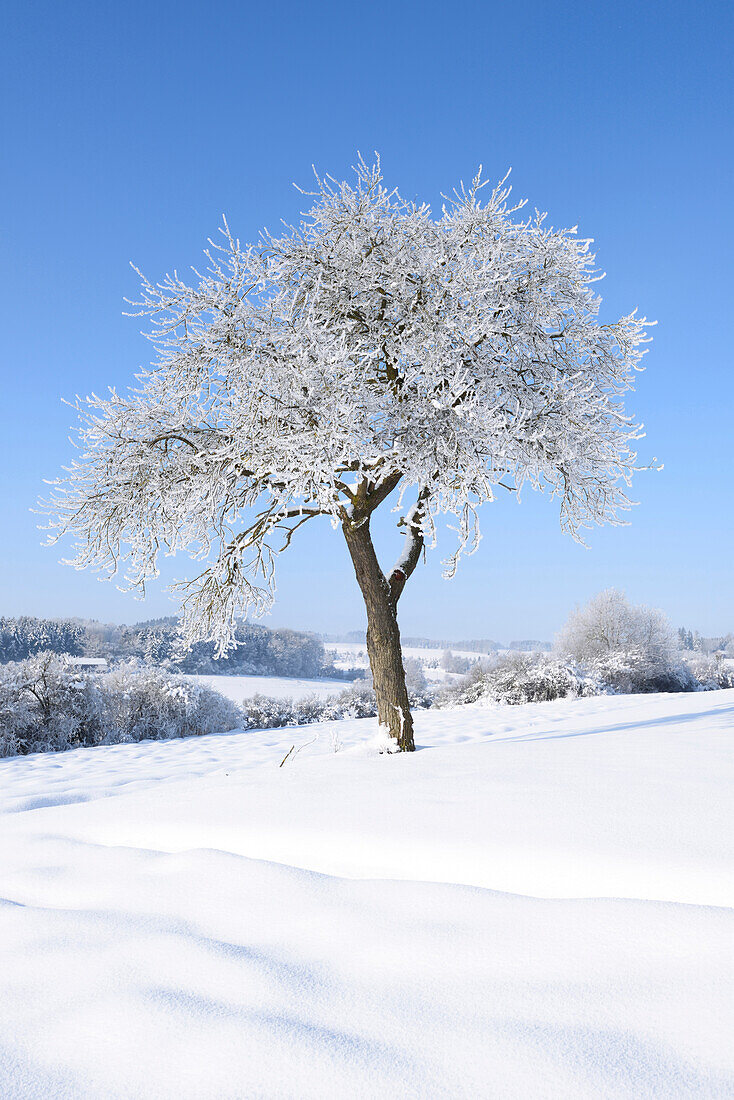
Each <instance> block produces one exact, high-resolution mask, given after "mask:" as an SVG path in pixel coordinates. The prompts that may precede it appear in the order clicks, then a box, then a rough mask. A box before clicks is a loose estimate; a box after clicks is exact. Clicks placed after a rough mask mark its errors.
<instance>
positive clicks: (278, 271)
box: [46, 158, 646, 750]
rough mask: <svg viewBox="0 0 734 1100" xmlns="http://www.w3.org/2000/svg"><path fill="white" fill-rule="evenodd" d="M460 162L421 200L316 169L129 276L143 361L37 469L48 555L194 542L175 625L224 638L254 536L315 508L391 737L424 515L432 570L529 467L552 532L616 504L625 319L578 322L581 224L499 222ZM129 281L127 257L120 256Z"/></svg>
mask: <svg viewBox="0 0 734 1100" xmlns="http://www.w3.org/2000/svg"><path fill="white" fill-rule="evenodd" d="M480 175H481V173H480V174H478V175H477V176H476V178H475V179H474V180H473V182H472V184H471V186H470V187H468V188H465V187H464V186H463V184H462V185H461V187H460V188H459V189H458V190H457V191H455V192H454V193H453V196H452V197H451V198H446V199H445V204H444V206H443V208H442V213H441V216H440V217H437V218H434V217H433V216H432V214H431V211H430V209H429V207H428V206H427V205H417V204H415V203H413V202H408V201H406V200H404V199H402V198H401V196H400V195H399V193H398V192H397V191H396V190H389V189H388V188H386V187H385V185H384V183H383V178H382V175H381V171H380V165H379V161H378V162H377V163H376V164H374V165H373V166H368V165H366V164H365V163H364V161H362V159H361V158H360V160H359V162H358V164H357V167H356V169H355V178H354V180H353V182H351V183H349V182H342V183H338V182H336V181H335V180H333V179H331V178H326V179H323V180H322V179H320V178H319V177H318V176H317V177H316V181H317V183H316V190H315V191H314V192H313V193H312V199H313V205H312V206H311V209H310V210H309V212H308V213H307V214H304V215H303V221H302V222H301V223H300V224H299V225H298V226H296V227H287V228H286V230H285V232H284V233H283V234H282V235H281V236H277V237H276V236H273V235H271V234H270V233H267V232H265V233H263V234H262V235H261V238H260V240H259V241H258V242H257V243H256V244H254V245H249V246H242V245H240V243H239V241H238V240H236V239H235V238H234V237H233V236H232V234H231V233H230V230H229V228H228V226H227V224H226V222H225V224H224V227H223V230H222V234H223V237H222V238H221V240H220V243H218V244H214V243H213V242H210V245H211V247H210V248H209V250H208V251H207V253H206V255H207V259H208V268H207V270H206V271H204V272H203V273H199V272H198V271H195V272H194V280H193V281H192V282H191V283H188V282H186V281H185V280H183V279H181V278H180V277H179V276H178V274H176V273H174V274H173V275H169V276H167V277H166V278H165V279H164V280H163V281H162V282H161V283H158V284H155V285H154V284H152V283H150V282H148V280H147V279H144V278H143V281H142V301H141V302H139V303H137V304H136V309H135V314H136V315H147V316H150V317H151V318H152V319H153V332H152V333H150V338H151V339H152V340H153V341H154V342H155V344H156V346H157V359H156V360H155V361H154V363H153V365H152V367H151V368H150V369H149V370H146V371H144V372H143V373H142V374H141V375H139V376H138V382H139V384H138V387H137V388H136V389H133V390H132V391H131V392H130V393H129V394H127V395H125V396H121V395H120V394H118V393H116V392H114V391H111V392H110V394H109V396H107V397H104V398H100V397H96V396H92V397H91V398H87V399H85V400H81V401H80V400H77V402H76V407H77V409H78V411H79V414H80V417H81V426H80V428H79V432H80V439H81V448H80V451H81V453H80V457H79V459H78V460H77V461H75V462H74V463H73V465H72V466H71V467H70V468H69V469H68V470H67V471H66V476H65V477H64V478H62V479H60V480H59V481H58V482H56V483H55V484H56V490H55V491H54V493H53V496H52V500H51V501H50V502H48V504H47V505H46V507H47V509H48V511H49V513H50V517H51V518H50V530H51V540H52V541H53V540H54V539H55V538H58V537H60V536H61V535H62V534H63V533H65V532H70V533H72V534H73V535H74V536H75V537H76V547H75V549H76V553H75V556H74V558H73V559H72V563H73V564H74V565H75V566H76V567H77V568H84V567H86V566H92V567H94V568H96V569H99V570H102V571H108V572H109V573H110V574H114V573H116V572H117V570H118V568H119V566H120V563H121V562H122V561H125V562H126V575H127V580H128V582H129V584H131V585H132V586H133V587H136V588H138V589H143V590H144V587H145V583H146V581H147V580H148V579H149V578H150V577H153V576H155V575H156V569H157V566H156V562H157V558H158V554H159V552H160V551H161V550H166V551H169V552H170V551H176V550H179V549H182V548H185V549H187V550H188V551H189V552H191V553H192V554H193V556H194V557H195V558H198V559H200V560H201V561H202V562H203V568H202V570H201V572H200V573H199V575H198V576H196V577H195V578H194V579H191V580H188V581H185V582H182V583H181V586H180V588H181V593H182V607H183V621H184V626H185V629H186V631H187V636H188V638H189V639H191V640H196V639H202V638H213V639H215V640H217V642H218V643H219V646H220V649H221V651H224V650H225V649H226V648H227V647H228V646H229V645H230V644H231V640H232V636H233V631H234V626H235V620H236V617H237V616H239V615H241V614H244V613H248V612H249V613H252V614H255V615H257V614H259V613H262V612H263V611H265V610H266V609H267V608H268V607H269V606H270V605H271V603H272V601H273V598H274V564H275V556H276V555H277V553H279V552H280V551H281V550H282V549H284V548H287V547H289V546H290V545H291V543H292V540H293V539H294V536H295V535H296V533H297V532H298V531H299V530H300V529H301V528H302V527H303V526H304V525H305V524H307V523H310V522H312V521H313V520H314V519H316V518H317V517H322V516H326V517H327V518H328V520H329V521H330V522H331V524H332V526H333V527H334V529H340V530H341V532H342V534H343V536H344V538H345V540H346V545H347V548H348V551H349V554H350V556H351V559H352V562H353V565H354V571H355V574H356V577H357V581H358V583H359V586H360V589H361V591H362V595H363V597H364V602H365V607H366V611H367V648H368V652H369V658H370V663H371V666H372V674H373V678H374V685H375V691H376V693H377V699H378V708H379V718H380V722H381V723H382V724H383V725H384V726H386V727H387V728H388V730H389V732H390V734H391V735H392V736H393V737H394V738H395V739H396V740H397V742H398V745H399V747H400V748H401V749H404V750H410V749H412V748H413V726H412V719H411V715H410V709H409V706H408V696H407V692H406V689H405V676H404V670H403V664H402V658H401V647H400V634H399V630H398V623H397V606H398V601H399V600H400V596H401V594H402V592H403V589H404V587H405V584H406V582H407V581H408V579H409V578H410V576H411V574H412V573H413V571H414V570H415V568H416V565H417V564H418V561H419V559H420V557H421V554H422V552H423V550H424V546H426V545H434V544H435V522H436V518H437V517H438V516H439V515H441V514H444V515H446V514H448V515H453V516H455V517H457V520H458V523H457V527H456V530H457V533H458V545H457V548H456V551H455V552H454V554H452V556H451V557H450V558H449V559H448V561H447V562H445V575H447V576H451V575H452V574H453V573H454V570H455V569H456V565H457V562H458V560H459V557H460V556H461V554H462V553H464V552H466V553H471V552H473V551H474V550H475V549H476V548H477V545H478V542H479V537H480V536H479V527H478V520H477V508H478V506H479V505H480V504H482V503H485V502H489V501H491V500H493V499H494V497H495V494H496V492H497V489H498V487H501V488H502V489H504V490H506V491H510V492H518V491H519V490H520V489H521V488H522V487H523V486H524V485H526V484H529V485H530V486H531V488H533V489H539V490H545V491H548V492H549V493H550V495H551V496H558V498H559V500H560V518H561V524H562V527H563V528H564V529H565V530H567V531H569V532H570V533H571V534H572V535H574V536H575V537H580V535H579V533H580V531H581V530H582V529H583V528H585V527H588V526H590V525H592V524H593V523H601V522H605V521H610V522H619V512H620V510H621V509H624V508H625V507H627V505H628V504H629V501H628V498H627V497H626V495H625V492H624V487H625V486H626V485H629V482H630V478H631V475H632V473H633V471H634V469H635V462H636V456H635V453H634V451H633V449H632V448H633V444H634V441H635V440H636V439H637V438H639V435H640V431H639V428H638V426H637V425H635V424H634V423H632V421H631V420H630V418H628V417H627V416H626V415H625V413H624V409H623V406H622V396H623V394H624V392H625V391H626V390H628V389H630V388H631V386H632V379H633V376H634V371H635V369H636V368H638V366H639V362H640V358H641V356H642V354H643V350H642V348H641V345H642V344H643V343H644V342H645V340H646V337H645V324H646V322H645V320H644V318H639V317H637V316H636V314H635V313H632V314H630V315H628V316H626V317H623V318H622V319H621V320H619V321H617V322H615V323H612V324H609V323H600V322H599V320H598V312H599V305H600V300H599V298H598V297H597V296H596V295H595V293H594V290H593V284H594V282H595V281H596V280H597V278H598V277H599V276H598V275H597V274H596V273H595V271H594V257H593V255H592V253H591V252H590V242H589V241H587V240H579V239H577V237H576V235H575V230H573V229H571V230H566V229H553V228H549V227H548V226H547V225H546V222H545V216H544V215H540V214H537V213H536V215H535V216H534V217H532V218H529V219H527V220H518V219H514V220H513V215H515V214H516V213H517V211H519V210H520V208H521V207H522V206H523V204H522V203H520V204H519V205H516V206H514V207H510V206H508V196H509V188H508V187H506V186H505V184H504V181H503V182H502V183H501V184H499V185H498V186H497V187H496V188H495V189H494V190H493V191H492V192H491V193H490V194H489V197H488V198H487V200H486V202H485V201H482V199H483V194H482V189H483V187H484V183H483V182H482V181H481V179H480ZM141 278H142V276H141ZM390 498H392V507H393V509H394V510H395V511H397V512H398V514H399V518H398V526H399V527H400V528H401V529H402V531H403V533H404V544H403V550H402V553H401V554H400V555H399V557H398V560H397V561H396V563H395V565H394V566H393V568H392V569H390V570H386V571H383V569H382V568H381V566H380V563H379V562H378V559H377V555H376V553H375V548H374V545H373V542H372V537H371V534H370V521H371V518H372V516H373V514H374V512H375V511H376V509H377V508H379V507H381V506H383V505H386V503H387V502H388V500H389V499H390Z"/></svg>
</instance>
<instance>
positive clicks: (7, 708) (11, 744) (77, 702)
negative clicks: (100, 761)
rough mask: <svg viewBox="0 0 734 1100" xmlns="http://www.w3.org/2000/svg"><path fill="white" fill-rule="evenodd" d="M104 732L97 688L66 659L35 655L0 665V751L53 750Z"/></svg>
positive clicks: (90, 740)
mask: <svg viewBox="0 0 734 1100" xmlns="http://www.w3.org/2000/svg"><path fill="white" fill-rule="evenodd" d="M104 735H105V706H104V700H103V698H102V694H101V692H100V689H99V686H98V685H97V683H96V682H95V681H94V680H93V679H92V678H91V677H85V676H83V675H82V674H81V673H80V671H79V670H78V668H77V667H76V666H74V665H73V664H72V663H71V661H69V659H68V658H67V657H62V656H59V655H57V654H55V653H50V652H47V653H39V654H37V655H35V656H33V657H29V658H27V659H26V660H24V661H14V662H10V663H8V664H6V665H3V666H2V667H0V753H1V754H2V755H3V756H14V755H16V754H19V753H29V752H39V751H59V750H62V749H69V748H73V747H75V746H77V745H95V744H98V743H99V742H100V741H101V740H102V739H103V738H104Z"/></svg>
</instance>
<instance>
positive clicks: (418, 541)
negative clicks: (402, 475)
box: [388, 488, 429, 604]
mask: <svg viewBox="0 0 734 1100" xmlns="http://www.w3.org/2000/svg"><path fill="white" fill-rule="evenodd" d="M428 495H429V493H428V489H427V488H423V489H421V491H420V493H419V494H418V500H417V501H416V502H415V504H414V505H413V507H412V508H411V510H410V511H409V512H408V515H407V516H406V517H405V519H404V520H403V521H402V522H403V524H404V526H405V528H406V530H405V542H404V543H403V551H402V553H401V555H400V557H399V558H398V560H397V561H396V562H395V565H394V567H393V570H392V572H391V573H390V576H389V578H388V582H389V584H390V592H391V594H392V598H393V603H395V604H397V602H398V600H399V599H400V597H401V595H402V593H403V589H404V588H405V582H406V581H407V579H408V577H410V576H411V574H412V573H413V571H414V569H415V567H416V565H417V564H418V561H419V559H420V556H421V551H422V550H423V545H424V538H423V526H422V522H421V521H422V519H423V515H424V510H425V504H426V501H427V500H428Z"/></svg>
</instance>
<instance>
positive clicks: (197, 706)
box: [100, 662, 241, 742]
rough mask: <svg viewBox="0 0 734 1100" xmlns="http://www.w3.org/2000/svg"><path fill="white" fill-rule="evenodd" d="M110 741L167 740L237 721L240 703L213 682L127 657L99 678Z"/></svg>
mask: <svg viewBox="0 0 734 1100" xmlns="http://www.w3.org/2000/svg"><path fill="white" fill-rule="evenodd" d="M100 683H101V686H102V691H103V694H104V698H105V702H106V706H107V722H108V731H107V737H106V740H107V741H108V742H109V741H114V742H117V741H142V740H146V739H149V738H150V739H153V740H165V739H167V738H169V737H191V736H194V735H199V734H205V733H219V732H221V731H222V730H229V729H235V728H236V727H237V726H239V725H240V722H241V714H240V710H239V707H237V705H236V704H235V703H233V702H232V701H231V700H229V699H226V698H225V697H224V696H223V695H220V694H219V693H218V692H216V691H212V690H211V688H207V687H205V686H204V685H203V684H199V683H196V682H195V681H192V680H189V679H187V678H186V677H185V676H180V675H176V674H173V673H170V672H167V671H165V670H164V669H161V668H151V667H149V666H145V665H142V666H141V665H138V664H136V663H135V662H127V663H125V664H123V665H118V666H117V668H115V669H114V670H113V671H112V672H110V673H109V674H108V675H107V676H105V677H104V678H103V679H102V680H101V681H100Z"/></svg>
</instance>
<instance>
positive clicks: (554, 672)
mask: <svg viewBox="0 0 734 1100" xmlns="http://www.w3.org/2000/svg"><path fill="white" fill-rule="evenodd" d="M598 690H599V685H598V683H597V682H596V681H595V680H594V678H593V677H590V676H588V675H586V674H585V673H584V672H583V671H582V670H580V669H578V668H576V667H575V666H574V665H573V664H572V663H570V662H564V661H560V660H558V659H555V658H553V657H548V656H546V655H545V654H538V653H508V654H505V655H504V656H503V657H501V658H500V659H499V660H498V661H497V662H496V663H495V664H494V665H492V666H491V667H490V668H487V667H484V666H482V665H476V666H475V667H474V668H473V669H471V671H470V672H469V674H468V675H467V676H466V677H465V678H464V679H463V680H461V681H460V682H459V683H458V684H456V685H455V686H454V687H451V688H448V689H447V690H446V691H445V692H443V694H442V695H441V697H440V699H439V701H438V705H439V706H454V705H456V704H457V703H476V702H479V701H480V700H483V699H484V700H487V701H490V702H495V703H540V702H546V701H548V700H551V699H565V698H567V697H568V696H582V695H596V694H597V693H598Z"/></svg>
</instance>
